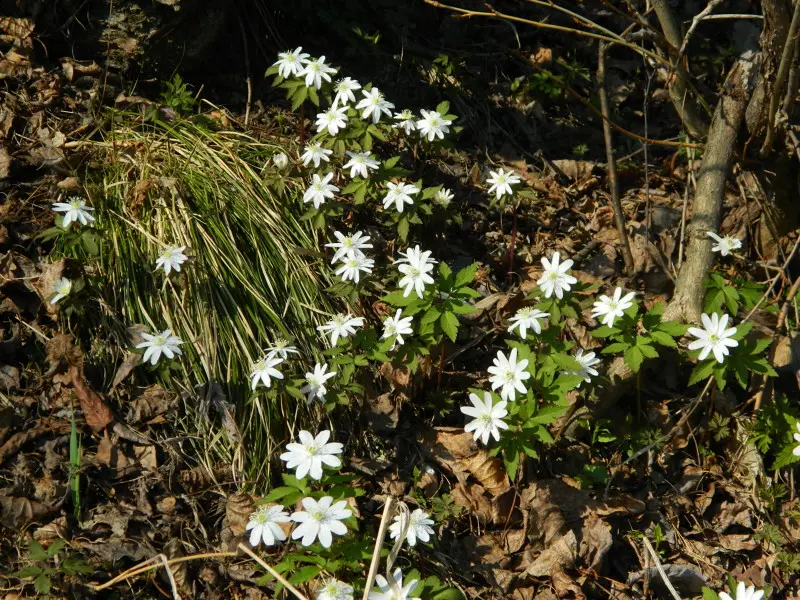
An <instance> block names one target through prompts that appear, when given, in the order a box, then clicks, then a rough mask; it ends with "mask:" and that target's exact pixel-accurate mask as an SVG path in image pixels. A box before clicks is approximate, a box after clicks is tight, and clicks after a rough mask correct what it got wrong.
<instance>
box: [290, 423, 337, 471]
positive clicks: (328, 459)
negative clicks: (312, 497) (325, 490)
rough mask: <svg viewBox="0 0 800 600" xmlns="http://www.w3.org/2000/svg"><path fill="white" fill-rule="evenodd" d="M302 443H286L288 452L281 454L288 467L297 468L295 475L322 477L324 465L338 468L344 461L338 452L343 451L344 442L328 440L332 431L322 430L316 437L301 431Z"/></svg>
mask: <svg viewBox="0 0 800 600" xmlns="http://www.w3.org/2000/svg"><path fill="white" fill-rule="evenodd" d="M297 437H298V439H299V440H300V443H299V444H298V443H295V442H290V443H289V444H286V452H284V453H283V454H281V460H282V461H284V462H285V463H286V468H287V469H295V477H297V478H298V479H303V478H304V477H305V476H306V475H310V476H311V479H316V480H317V481H319V480H320V479H322V465H327V466H329V467H333V468H334V469H338V468H339V467H341V466H342V461H341V460H340V459H339V457H338V456H336V455H337V454H341V453H342V448H343V446H342V444H340V443H339V442H330V443H329V442H328V440H329V439H330V437H331V432H330V431H328V430H327V429H323V430H322V431H320V432H319V433H318V434H317V435H316V437H315V436H313V435H311V433H309V432H308V431H305V430H304V431H301V432H300V433H299V434H298V435H297Z"/></svg>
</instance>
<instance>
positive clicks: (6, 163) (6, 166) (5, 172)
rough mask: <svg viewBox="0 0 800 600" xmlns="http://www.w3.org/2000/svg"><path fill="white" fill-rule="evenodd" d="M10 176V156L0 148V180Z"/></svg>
mask: <svg viewBox="0 0 800 600" xmlns="http://www.w3.org/2000/svg"><path fill="white" fill-rule="evenodd" d="M10 174H11V155H10V154H9V153H8V150H6V149H5V148H0V179H6V178H7V177H8V176H9V175H10Z"/></svg>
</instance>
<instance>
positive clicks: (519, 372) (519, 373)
mask: <svg viewBox="0 0 800 600" xmlns="http://www.w3.org/2000/svg"><path fill="white" fill-rule="evenodd" d="M492 362H493V363H494V365H493V366H491V367H489V368H488V369H487V370H488V371H489V373H491V375H492V376H491V377H489V381H491V383H492V389H493V390H496V389H497V388H501V389H500V398H502V399H503V400H514V398H515V397H516V395H517V392H519V393H520V394H526V393H527V392H528V388H526V387H525V384H524V383H523V382H524V381H525V380H526V379H529V378H530V376H531V374H530V373H528V372H527V371H526V370H525V369H527V368H528V359H522V360H520V361H517V349H516V348H513V349H512V350H511V353H510V354H509V355H508V356H506V355H505V354H503V353H502V352H501V351H498V352H497V358H495V359H494V360H493V361H492Z"/></svg>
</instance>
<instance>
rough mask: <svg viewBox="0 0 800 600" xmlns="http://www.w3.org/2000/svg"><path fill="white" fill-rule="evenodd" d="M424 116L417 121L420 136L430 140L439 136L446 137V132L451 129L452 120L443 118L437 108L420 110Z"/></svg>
mask: <svg viewBox="0 0 800 600" xmlns="http://www.w3.org/2000/svg"><path fill="white" fill-rule="evenodd" d="M419 112H420V113H421V114H422V118H421V119H420V120H419V121H417V129H419V135H420V137H426V136H427V138H428V141H429V142H432V141H433V138H435V137H438V138H439V139H440V140H443V139H444V134H445V133H448V132H449V131H450V122H449V121H446V120H445V119H443V118H442V115H441V114H440V113H438V112H436V111H435V110H430V111H428V110H424V109H423V110H420V111H419Z"/></svg>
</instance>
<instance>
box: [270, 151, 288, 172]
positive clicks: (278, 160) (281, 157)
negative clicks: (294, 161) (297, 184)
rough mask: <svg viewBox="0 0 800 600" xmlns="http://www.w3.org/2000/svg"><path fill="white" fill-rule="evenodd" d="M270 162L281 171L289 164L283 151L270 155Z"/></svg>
mask: <svg viewBox="0 0 800 600" xmlns="http://www.w3.org/2000/svg"><path fill="white" fill-rule="evenodd" d="M272 164H274V165H275V166H276V167H277V168H278V170H279V171H283V170H284V169H285V168H286V166H287V165H288V164H289V157H288V156H286V155H285V154H284V153H283V152H278V154H276V155H275V156H273V157H272Z"/></svg>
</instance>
